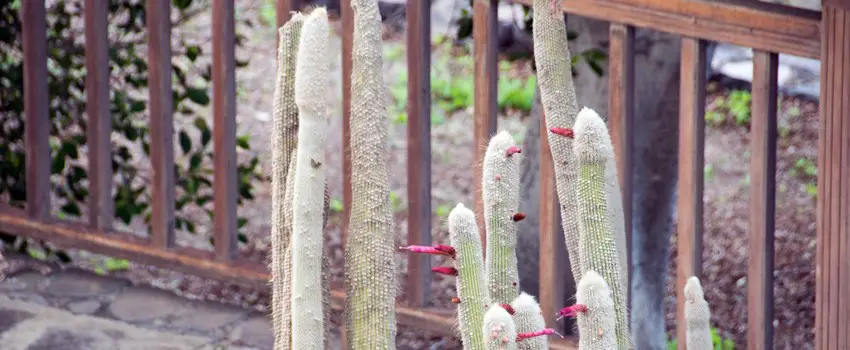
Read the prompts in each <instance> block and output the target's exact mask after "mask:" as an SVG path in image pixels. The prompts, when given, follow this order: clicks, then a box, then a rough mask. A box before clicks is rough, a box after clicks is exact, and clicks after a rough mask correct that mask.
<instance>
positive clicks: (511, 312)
mask: <svg viewBox="0 0 850 350" xmlns="http://www.w3.org/2000/svg"><path fill="white" fill-rule="evenodd" d="M499 306H501V307H502V308H503V309H505V311H507V312H508V313H509V314H511V315H513V314H514V308H513V307H512V306H511V305H510V304H499Z"/></svg>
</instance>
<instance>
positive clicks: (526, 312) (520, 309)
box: [511, 293, 549, 350]
mask: <svg viewBox="0 0 850 350" xmlns="http://www.w3.org/2000/svg"><path fill="white" fill-rule="evenodd" d="M511 306H512V307H513V309H514V323H515V324H516V331H517V333H518V334H523V333H525V334H534V332H538V331H540V330H542V329H545V328H546V320H545V319H544V318H543V311H542V310H540V304H538V303H537V300H534V297H533V296H531V295H529V294H527V293H520V295H519V296H518V297H516V299H514V301H513V302H512V303H511ZM548 348H549V339H548V338H546V337H530V338H528V339H523V340H520V341H517V349H519V350H545V349H548Z"/></svg>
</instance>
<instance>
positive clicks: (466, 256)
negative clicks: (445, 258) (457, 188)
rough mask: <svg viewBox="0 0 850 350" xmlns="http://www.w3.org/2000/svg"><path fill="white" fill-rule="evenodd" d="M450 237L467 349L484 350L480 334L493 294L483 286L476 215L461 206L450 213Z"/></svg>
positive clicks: (459, 316) (462, 337)
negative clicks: (454, 255)
mask: <svg viewBox="0 0 850 350" xmlns="http://www.w3.org/2000/svg"><path fill="white" fill-rule="evenodd" d="M449 237H450V239H451V243H452V247H454V249H455V251H456V260H455V262H456V264H457V276H458V279H457V294H458V296H459V297H460V304H458V321H459V323H460V325H459V326H460V327H459V328H460V334H461V341H463V348H464V349H472V350H480V349H484V338H483V336H482V334H481V332H480V329H481V325H482V324H483V322H484V312H485V311H486V310H487V307H488V306H489V305H490V304H491V303H490V295H489V293H488V291H487V288H486V287H485V286H486V284H484V281H485V278H484V257H483V256H482V255H483V254H482V252H481V250H482V249H481V236H479V234H478V225H477V224H476V222H475V214H474V213H472V210H469V209H468V208H466V206H464V205H463V204H461V203H458V205H457V206H455V208H454V209H452V211H451V212H450V213H449Z"/></svg>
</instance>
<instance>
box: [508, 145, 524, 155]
mask: <svg viewBox="0 0 850 350" xmlns="http://www.w3.org/2000/svg"><path fill="white" fill-rule="evenodd" d="M516 153H522V148H519V147H517V146H511V147H508V149H507V150H506V151H505V156H508V157H510V156H513V155H514V154H516Z"/></svg>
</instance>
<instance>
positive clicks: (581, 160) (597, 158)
mask: <svg viewBox="0 0 850 350" xmlns="http://www.w3.org/2000/svg"><path fill="white" fill-rule="evenodd" d="M573 132H574V134H575V141H574V143H573V147H574V151H575V156H576V161H577V166H578V169H579V175H578V191H577V196H578V201H577V202H578V204H579V213H578V214H579V215H578V216H579V218H580V220H579V232H580V235H579V257H580V258H581V264H582V268H583V270H584V272H585V274H586V273H587V271H591V270H592V271H594V272H596V273H598V274H600V275H601V276H602V277H603V278H604V279H605V282H606V283H607V284H608V286H609V287H610V289H611V292H612V296H613V299H614V311H615V312H616V320H617V326H616V330H617V343H618V345H619V346H620V348H629V347H630V343H631V341H630V337H629V325H628V313H627V310H626V309H627V305H626V301H627V299H626V293H625V290H626V289H625V285H624V283H623V280H622V279H621V277H620V275H621V273H622V270H621V269H620V254H619V253H618V251H617V248H616V243H615V239H614V231H613V229H612V224H611V221H610V216H609V211H608V203H607V201H608V194H607V193H606V192H607V188H606V187H607V186H606V180H607V179H606V176H605V174H606V169H605V168H606V166H608V165H610V161H609V160H610V159H611V158H613V157H614V149H613V146H612V145H611V139H610V137H609V135H608V128H607V127H606V126H605V122H604V121H603V120H602V118H600V117H599V115H597V114H596V112H594V111H593V110H591V109H589V108H584V109H582V110H581V112H579V114H578V117H577V118H576V122H575V125H574V127H573Z"/></svg>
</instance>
